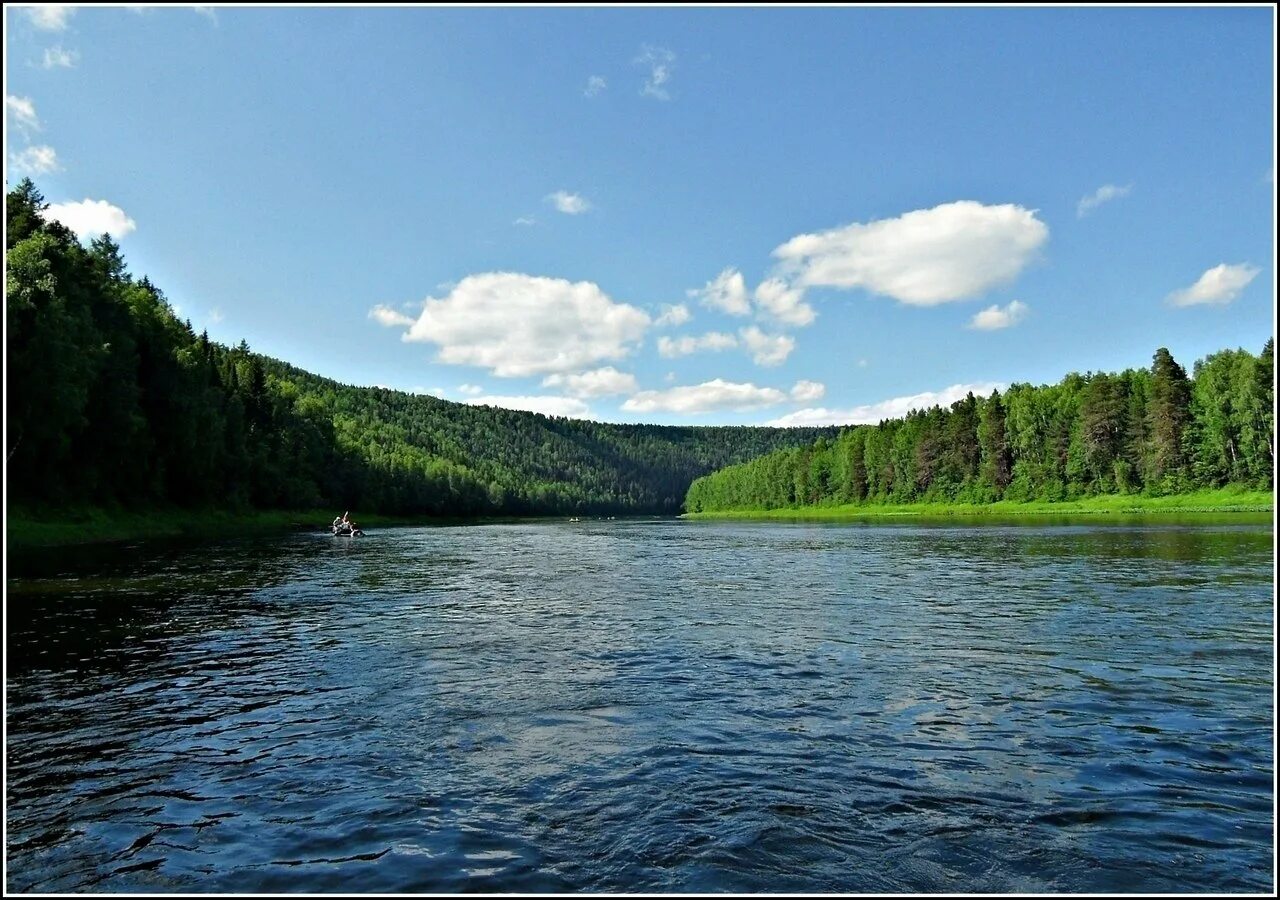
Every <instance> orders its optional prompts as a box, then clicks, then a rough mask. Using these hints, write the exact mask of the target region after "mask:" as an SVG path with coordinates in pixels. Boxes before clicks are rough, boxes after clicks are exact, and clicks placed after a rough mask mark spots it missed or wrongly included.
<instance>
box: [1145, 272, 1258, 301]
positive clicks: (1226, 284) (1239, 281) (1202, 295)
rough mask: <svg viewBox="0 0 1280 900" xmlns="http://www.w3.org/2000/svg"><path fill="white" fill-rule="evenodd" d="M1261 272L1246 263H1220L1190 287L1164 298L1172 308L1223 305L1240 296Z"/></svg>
mask: <svg viewBox="0 0 1280 900" xmlns="http://www.w3.org/2000/svg"><path fill="white" fill-rule="evenodd" d="M1261 271H1262V270H1261V269H1259V268H1258V267H1257V266H1251V265H1249V264H1248V263H1239V264H1237V265H1227V264H1226V263H1221V264H1219V265H1216V266H1214V267H1213V268H1212V269H1209V270H1208V271H1207V272H1205V273H1204V274H1203V275H1201V276H1200V278H1199V279H1197V281H1196V283H1195V284H1193V285H1191V287H1187V288H1182V289H1181V290H1177V291H1174V292H1173V293H1171V294H1170V295H1169V296H1168V297H1166V298H1165V300H1166V301H1168V302H1169V303H1170V304H1171V305H1173V306H1198V305H1200V304H1205V303H1210V304H1218V305H1225V304H1227V303H1230V302H1231V301H1232V300H1234V299H1236V297H1239V296H1240V292H1241V291H1243V290H1244V289H1245V288H1246V287H1247V286H1248V284H1249V282H1251V281H1253V279H1255V278H1257V277H1258V273H1259V272H1261Z"/></svg>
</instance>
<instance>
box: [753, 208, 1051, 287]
mask: <svg viewBox="0 0 1280 900" xmlns="http://www.w3.org/2000/svg"><path fill="white" fill-rule="evenodd" d="M1048 237H1049V229H1048V226H1046V225H1045V224H1044V223H1043V222H1041V221H1040V220H1039V219H1037V218H1036V214H1035V211H1034V210H1029V209H1024V208H1023V207H1021V206H1015V205H1013V204H1009V203H1006V204H1003V205H1000V206H984V205H983V204H981V203H977V202H974V201H972V200H961V201H957V202H955V203H944V204H942V205H941V206H935V207H933V208H932V209H918V210H915V211H913V212H909V213H904V214H903V215H901V216H898V217H897V218H895V219H879V220H877V221H873V222H868V223H867V224H865V225H864V224H861V223H858V222H855V223H853V224H852V225H846V226H844V227H843V228H835V229H832V230H830V231H823V232H819V233H817V234H802V235H799V236H797V237H794V238H792V239H791V240H789V241H787V242H786V243H785V244H783V245H782V246H780V247H778V248H777V249H776V250H774V251H773V255H774V256H776V257H777V258H778V259H780V260H781V261H782V262H781V265H782V268H783V270H784V271H785V272H787V273H788V274H789V275H791V276H792V281H793V283H796V284H799V285H802V286H806V287H839V288H857V287H861V288H865V289H867V290H869V291H873V292H875V293H877V294H884V295H886V296H889V297H892V298H894V299H895V300H899V301H901V302H902V303H907V304H910V305H913V306H934V305H936V304H939V303H947V302H949V301H952V300H964V299H968V298H971V297H976V296H979V295H981V294H983V293H985V292H986V291H988V290H990V289H991V288H993V287H996V286H997V285H1001V284H1005V283H1007V282H1010V281H1012V280H1013V279H1014V278H1016V277H1017V276H1018V274H1019V273H1020V272H1021V271H1022V270H1023V269H1024V268H1025V267H1026V266H1027V265H1028V264H1029V263H1030V262H1031V261H1032V260H1033V259H1034V258H1035V255H1036V253H1037V251H1038V250H1039V249H1040V247H1041V246H1042V245H1043V244H1044V242H1045V241H1046V240H1047V239H1048Z"/></svg>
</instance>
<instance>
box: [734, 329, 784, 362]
mask: <svg viewBox="0 0 1280 900" xmlns="http://www.w3.org/2000/svg"><path fill="white" fill-rule="evenodd" d="M738 334H739V335H740V336H741V337H742V343H744V344H745V345H746V346H747V349H748V350H749V351H750V352H751V360H752V362H754V363H755V364H756V365H758V366H780V365H782V364H783V363H784V362H786V361H787V357H788V356H790V355H791V351H792V350H794V349H796V339H795V338H793V337H788V336H787V335H785V334H765V333H764V332H763V331H761V330H760V329H759V328H757V327H756V326H754V325H752V326H751V327H750V328H744V329H742V330H741V331H739V332H738Z"/></svg>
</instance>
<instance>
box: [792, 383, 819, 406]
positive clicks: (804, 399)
mask: <svg viewBox="0 0 1280 900" xmlns="http://www.w3.org/2000/svg"><path fill="white" fill-rule="evenodd" d="M826 392H827V386H826V385H825V384H823V383H822V382H820V381H797V382H796V383H795V384H794V385H793V386H792V388H791V399H792V400H794V401H795V402H797V403H812V402H813V401H814V400H821V399H822V395H823V394H825V393H826Z"/></svg>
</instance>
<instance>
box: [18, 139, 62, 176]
mask: <svg viewBox="0 0 1280 900" xmlns="http://www.w3.org/2000/svg"><path fill="white" fill-rule="evenodd" d="M9 165H11V166H13V167H14V168H15V169H17V170H18V171H20V172H25V173H27V174H28V175H46V174H48V173H49V172H56V171H58V170H59V169H60V168H61V167H60V166H59V165H58V154H57V153H56V152H54V149H53V148H52V147H49V146H46V145H38V146H35V147H28V148H26V149H25V150H23V151H22V152H21V153H11V154H10V155H9Z"/></svg>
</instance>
